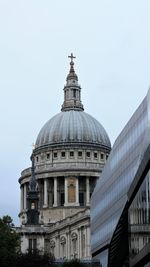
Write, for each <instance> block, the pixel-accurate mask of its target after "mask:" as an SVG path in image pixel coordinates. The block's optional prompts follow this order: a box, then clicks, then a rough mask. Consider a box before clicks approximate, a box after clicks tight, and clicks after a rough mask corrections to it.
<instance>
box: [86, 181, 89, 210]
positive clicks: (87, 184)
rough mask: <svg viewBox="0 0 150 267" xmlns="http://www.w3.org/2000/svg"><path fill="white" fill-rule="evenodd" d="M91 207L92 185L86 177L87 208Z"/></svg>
mask: <svg viewBox="0 0 150 267" xmlns="http://www.w3.org/2000/svg"><path fill="white" fill-rule="evenodd" d="M89 205H90V183H89V177H86V206H89Z"/></svg>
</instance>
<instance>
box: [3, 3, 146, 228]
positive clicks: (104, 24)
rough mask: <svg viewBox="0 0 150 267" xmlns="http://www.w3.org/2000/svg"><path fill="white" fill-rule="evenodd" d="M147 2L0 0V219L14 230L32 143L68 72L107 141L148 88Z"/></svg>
mask: <svg viewBox="0 0 150 267" xmlns="http://www.w3.org/2000/svg"><path fill="white" fill-rule="evenodd" d="M149 14H150V1H149V0H124V1H123V0H76V1H70V0H63V1H62V0H53V1H52V0H24V1H23V0H18V1H17V0H13V1H12V0H0V92H1V94H0V95H1V98H0V126H1V135H0V136H1V138H0V150H1V151H0V167H1V171H0V180H1V186H0V216H2V215H4V214H9V215H11V216H12V217H13V219H14V222H15V223H16V224H18V219H17V215H18V213H19V204H20V203H19V201H20V196H19V184H18V178H19V177H20V173H21V171H22V170H23V169H25V168H26V167H29V166H30V155H31V150H32V146H31V145H32V143H34V142H35V141H36V137H37V135H38V132H39V131H40V129H41V127H42V126H43V124H44V123H45V122H46V121H47V120H48V119H50V118H51V117H52V116H53V115H55V114H56V113H58V112H59V111H60V108H61V104H62V102H63V86H64V84H65V79H66V75H67V73H68V69H69V60H68V58H67V57H68V55H69V54H70V53H71V52H73V53H74V55H75V56H76V60H75V69H76V72H77V74H78V78H79V83H80V84H81V87H82V102H83V104H84V107H85V111H86V112H88V113H90V114H91V115H93V116H94V117H95V118H96V119H98V120H99V121H100V122H101V124H102V125H103V126H104V127H105V129H106V131H107V133H108V135H109V137H110V140H111V142H112V144H113V142H114V140H115V139H116V137H117V136H118V134H119V133H120V131H121V129H122V128H123V127H124V125H125V124H126V122H127V121H128V120H129V118H130V117H131V115H132V114H133V112H134V111H135V109H136V108H137V107H138V105H139V104H140V102H141V101H142V99H143V98H144V96H145V95H146V93H147V91H148V87H149V85H150V15H149Z"/></svg>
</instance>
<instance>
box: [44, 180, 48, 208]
mask: <svg viewBox="0 0 150 267" xmlns="http://www.w3.org/2000/svg"><path fill="white" fill-rule="evenodd" d="M47 204H48V194H47V179H44V205H43V208H47V206H48V205H47Z"/></svg>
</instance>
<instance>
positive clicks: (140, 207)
mask: <svg viewBox="0 0 150 267" xmlns="http://www.w3.org/2000/svg"><path fill="white" fill-rule="evenodd" d="M149 169H150V89H149V91H148V93H147V95H146V97H145V98H144V100H143V101H142V103H141V104H140V106H139V107H138V109H137V110H136V111H135V113H134V114H133V116H132V117H131V119H130V120H129V122H128V123H127V124H126V126H125V127H124V129H123V130H122V132H121V133H120V135H119V136H118V138H117V139H116V141H115V143H114V146H113V148H112V151H111V153H110V155H109V158H108V160H107V163H106V165H105V168H104V170H103V173H102V175H101V178H100V179H99V180H98V182H97V185H96V187H95V190H94V192H93V195H92V201H91V234H92V239H91V245H92V256H93V258H95V259H99V260H100V262H101V264H102V266H104V267H106V266H111V267H113V266H115V267H116V266H117V267H119V266H140V267H142V266H150V265H149V262H150V259H149V258H150V172H149Z"/></svg>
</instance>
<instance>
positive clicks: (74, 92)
mask: <svg viewBox="0 0 150 267" xmlns="http://www.w3.org/2000/svg"><path fill="white" fill-rule="evenodd" d="M73 97H76V89H73Z"/></svg>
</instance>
